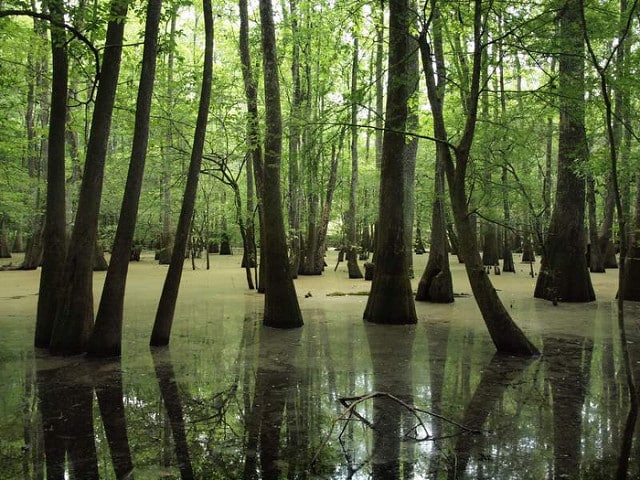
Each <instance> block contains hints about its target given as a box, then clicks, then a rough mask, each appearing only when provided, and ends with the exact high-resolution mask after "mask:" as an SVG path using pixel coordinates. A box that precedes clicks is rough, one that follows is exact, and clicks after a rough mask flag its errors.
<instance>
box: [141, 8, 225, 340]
mask: <svg viewBox="0 0 640 480" xmlns="http://www.w3.org/2000/svg"><path fill="white" fill-rule="evenodd" d="M202 9H203V12H204V32H205V50H204V60H203V61H204V65H203V70H202V84H201V89H200V102H199V105H198V118H197V120H196V128H195V132H194V135H193V146H192V149H191V159H190V161H189V171H188V174H187V182H186V185H185V187H184V195H183V197H182V208H181V210H180V217H178V228H177V230H176V236H175V242H174V245H173V252H172V254H171V263H170V264H169V270H168V271H167V276H166V278H165V281H164V286H163V287H162V294H161V295H160V301H159V302H158V310H157V312H156V319H155V322H154V324H153V331H152V332H151V341H150V344H151V345H152V346H163V345H167V344H168V343H169V339H170V337H171V326H172V324H173V316H174V313H175V308H176V300H177V298H178V290H179V288H180V280H181V278H182V267H183V264H184V256H185V252H186V249H187V241H188V239H189V233H190V231H191V219H192V218H193V211H194V208H195V202H196V194H197V192H198V175H199V173H200V166H201V164H202V151H203V149H204V140H205V135H206V132H207V120H208V117H209V104H210V101H211V80H212V78H213V14H212V12H211V0H203V2H202Z"/></svg>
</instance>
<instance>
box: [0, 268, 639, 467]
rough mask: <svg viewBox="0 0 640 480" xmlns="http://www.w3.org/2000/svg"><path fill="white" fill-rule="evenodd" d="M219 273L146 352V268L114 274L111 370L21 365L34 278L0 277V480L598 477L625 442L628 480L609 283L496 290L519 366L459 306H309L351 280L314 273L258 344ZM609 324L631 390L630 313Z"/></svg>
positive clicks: (257, 303)
mask: <svg viewBox="0 0 640 480" xmlns="http://www.w3.org/2000/svg"><path fill="white" fill-rule="evenodd" d="M237 261H239V258H233V259H220V260H218V258H217V257H216V258H215V260H214V266H213V270H212V271H210V272H206V271H204V270H202V269H201V270H196V271H195V272H191V271H185V281H184V283H183V286H182V290H181V297H180V304H179V307H178V310H177V313H176V315H177V316H176V320H175V324H174V325H175V327H174V331H173V337H172V341H171V346H170V347H169V348H165V349H149V347H148V346H147V344H148V335H149V332H150V325H151V323H152V322H153V315H154V313H155V309H154V308H155V304H156V303H157V298H158V295H159V289H160V288H161V283H162V279H163V273H164V271H165V270H163V269H162V267H159V266H157V265H155V264H154V263H153V262H152V261H151V260H150V259H147V260H146V261H145V260H144V259H143V262H142V263H141V264H134V265H132V274H131V280H130V283H129V290H128V296H127V304H126V322H125V340H124V347H123V357H122V359H121V360H119V361H92V360H87V359H84V358H82V357H73V358H66V359H60V358H51V357H49V356H48V355H47V354H46V352H40V351H34V350H33V348H32V347H31V341H32V336H33V325H32V323H33V321H32V318H33V312H34V311H35V302H36V301H37V299H36V297H35V296H34V295H33V292H34V291H37V273H34V272H2V273H0V286H2V290H1V292H2V293H0V328H2V331H3V332H4V335H3V337H2V339H1V340H0V392H1V397H0V432H1V434H2V436H1V439H0V479H40V478H47V477H48V478H77V479H89V478H104V479H112V478H136V479H152V478H154V479H155V478H163V479H172V478H176V479H177V478H183V479H187V478H198V479H259V478H263V479H280V478H290V479H297V478H308V479H370V478H373V479H400V478H401V479H466V478H473V479H476V478H483V479H546V478H548V479H553V478H558V479H560V478H569V479H571V478H584V479H608V478H617V475H618V473H620V472H619V470H620V469H621V468H624V464H623V460H624V458H626V455H625V454H623V453H622V452H623V451H626V450H625V449H626V446H627V445H628V444H630V456H629V458H630V461H629V465H628V467H627V470H628V471H627V477H626V478H640V442H638V441H637V438H638V433H639V427H638V424H637V422H635V419H634V418H633V416H632V415H631V416H630V415H629V414H630V408H629V401H628V389H627V383H626V379H625V375H626V372H625V368H624V364H623V358H622V349H621V345H620V341H619V332H618V329H617V319H616V316H617V313H616V312H615V307H614V305H613V303H612V302H611V298H612V295H611V294H612V292H613V291H614V290H612V286H611V285H609V284H608V283H607V282H609V281H613V280H614V277H615V273H612V274H609V279H603V278H602V277H600V278H598V279H597V281H594V283H595V286H596V290H597V292H598V293H599V295H600V296H602V297H603V298H602V299H599V301H598V302H595V303H592V304H589V305H580V306H578V305H562V304H561V305H560V306H559V307H553V306H551V305H550V304H548V303H547V302H540V301H537V300H533V299H532V298H530V297H531V292H532V290H529V288H530V287H531V283H532V280H531V278H528V279H527V275H526V273H523V272H519V273H518V274H516V275H513V276H511V277H506V276H505V275H503V276H502V277H495V282H496V285H497V287H498V288H499V290H500V291H501V296H502V297H503V300H504V301H505V303H507V304H508V305H509V307H510V308H511V309H512V310H513V312H514V318H516V320H517V321H518V323H519V324H520V325H521V326H522V327H523V328H524V329H525V330H526V331H527V334H528V335H530V336H531V338H532V340H533V341H534V342H535V343H536V345H538V347H539V348H540V349H541V351H542V352H543V356H542V357H540V358H536V359H531V360H522V359H516V358H511V357H502V356H496V355H494V349H493V346H492V344H491V342H490V339H489V338H488V335H487V333H486V330H485V329H484V327H483V325H482V323H481V322H480V321H478V313H477V310H476V308H475V304H474V301H473V298H471V297H466V296H462V297H459V298H457V299H456V302H455V304H454V305H446V306H443V305H439V306H431V305H427V304H419V305H418V315H419V322H418V324H417V325H415V326H408V327H397V326H394V327H387V326H379V325H367V324H364V323H363V322H362V320H361V318H362V317H361V316H362V310H363V308H364V301H365V297H363V296H359V295H349V296H328V295H327V294H328V293H332V292H335V291H340V292H343V293H358V292H361V291H363V290H366V289H367V288H368V284H366V283H364V282H359V283H356V282H354V281H352V280H347V279H345V278H344V277H345V273H344V272H341V270H340V269H339V270H338V272H333V271H332V270H333V269H332V268H330V269H328V271H327V273H326V275H324V276H323V277H316V278H302V279H299V280H298V281H297V289H298V294H299V296H300V303H301V307H302V310H303V314H304V319H305V326H304V327H303V328H301V329H297V330H294V331H280V330H274V329H268V328H264V327H262V326H261V325H260V321H259V320H260V311H261V303H262V302H261V298H260V296H259V295H257V294H254V293H250V292H246V291H244V288H245V287H244V285H243V283H242V278H243V273H242V271H241V270H240V269H238V268H237V265H236V263H237ZM418 267H420V265H419V264H418ZM454 267H455V268H456V272H455V276H454V282H455V290H456V291H457V292H464V291H469V289H468V285H467V284H465V283H464V277H463V276H462V274H461V270H460V268H459V267H458V266H454ZM526 268H528V266H527V267H526ZM9 277H10V278H9ZM96 278H97V280H96V283H97V284H98V285H97V287H96V288H99V283H100V277H99V276H97V277H96ZM416 281H417V280H416ZM323 282H324V283H323ZM98 291H99V290H98ZM305 294H311V295H308V296H307V297H306V298H305ZM607 296H609V297H608V298H607ZM627 318H628V334H629V341H630V342H631V343H630V344H629V347H630V354H631V358H632V364H633V366H634V367H635V370H636V371H635V374H636V375H638V374H640V363H639V361H640V350H639V349H638V347H637V345H638V344H639V343H638V342H640V335H639V334H638V331H639V325H640V320H639V319H640V307H639V306H637V305H633V304H631V305H630V306H629V308H628V311H627ZM625 442H626V443H625ZM127 475H128V476H127Z"/></svg>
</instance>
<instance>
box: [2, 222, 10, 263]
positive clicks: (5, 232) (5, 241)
mask: <svg viewBox="0 0 640 480" xmlns="http://www.w3.org/2000/svg"><path fill="white" fill-rule="evenodd" d="M8 224H9V216H8V215H4V214H1V215H0V258H11V248H10V247H9V227H8Z"/></svg>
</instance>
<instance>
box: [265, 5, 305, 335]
mask: <svg viewBox="0 0 640 480" xmlns="http://www.w3.org/2000/svg"><path fill="white" fill-rule="evenodd" d="M260 23H261V26H262V30H261V44H262V63H263V69H264V90H265V120H266V134H265V149H264V152H265V154H264V177H263V200H264V204H265V205H268V207H269V208H265V210H264V220H265V232H264V234H265V236H264V238H263V239H262V242H263V244H264V247H263V248H264V261H265V282H266V285H265V299H264V318H263V324H264V325H265V326H267V327H277V328H296V327H301V326H302V324H303V322H302V314H301V313H300V306H299V305H298V297H297V296H296V290H295V287H294V285H293V279H292V278H291V272H290V267H289V259H288V257H287V240H286V236H285V232H284V219H283V215H282V196H281V193H280V163H281V156H282V113H281V110H280V82H279V79H278V56H277V53H276V35H275V26H274V21H273V11H272V7H271V0H260Z"/></svg>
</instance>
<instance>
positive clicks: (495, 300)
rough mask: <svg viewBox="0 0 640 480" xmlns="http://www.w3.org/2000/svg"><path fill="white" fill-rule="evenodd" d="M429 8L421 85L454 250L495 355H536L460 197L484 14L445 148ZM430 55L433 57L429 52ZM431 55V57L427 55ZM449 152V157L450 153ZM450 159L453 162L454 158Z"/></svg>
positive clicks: (477, 8) (479, 10) (477, 10)
mask: <svg viewBox="0 0 640 480" xmlns="http://www.w3.org/2000/svg"><path fill="white" fill-rule="evenodd" d="M433 5H434V3H431V6H432V8H431V10H430V12H429V17H428V18H427V19H425V25H424V27H423V29H422V30H421V32H420V35H419V37H418V43H419V45H420V54H421V58H422V68H423V70H424V74H425V80H426V84H427V93H428V96H429V104H430V105H431V113H432V116H433V122H434V131H435V132H436V134H435V141H436V142H438V143H443V144H444V145H446V146H447V149H446V150H445V169H446V176H447V182H448V184H449V196H450V198H451V206H452V209H453V216H454V220H455V225H456V230H457V232H458V235H459V248H460V253H461V255H462V258H463V259H464V264H465V269H466V272H467V277H468V278H469V283H470V284H471V290H472V291H473V295H474V297H475V299H476V303H477V304H478V307H479V308H480V313H481V314H482V318H483V319H484V321H485V324H486V326H487V329H488V330H489V334H490V335H491V339H492V340H493V343H494V345H495V346H496V349H497V350H498V352H500V353H509V354H513V355H523V356H527V355H536V354H538V353H539V352H538V350H537V348H536V347H535V346H534V345H533V344H532V343H531V342H530V341H529V339H527V337H526V336H525V335H524V333H523V332H522V330H520V328H519V327H518V326H517V325H516V324H515V322H514V321H513V319H512V318H511V316H510V315H509V312H508V311H507V310H506V308H505V307H504V305H503V304H502V302H501V300H500V298H499V297H498V294H497V292H496V290H495V288H493V285H492V284H491V280H490V279H489V276H488V275H487V273H486V271H485V269H484V267H483V264H482V259H481V258H480V253H479V251H478V245H477V241H476V236H475V231H474V228H473V226H472V224H471V220H470V215H469V209H468V199H467V194H466V180H467V169H468V166H469V159H470V153H471V146H472V144H473V138H474V134H475V129H476V122H477V118H478V101H479V98H480V79H481V72H482V61H483V57H484V55H483V49H484V48H486V44H484V43H483V42H482V30H483V25H485V18H484V17H485V15H487V14H488V12H487V11H485V9H484V8H483V4H482V2H481V1H480V0H478V1H476V2H475V4H474V10H473V42H472V45H473V50H472V61H471V72H470V76H469V77H468V84H463V88H464V89H465V92H467V93H465V95H463V96H465V97H466V99H467V100H466V110H465V119H464V120H465V123H464V130H463V132H462V134H461V136H460V141H459V142H458V144H457V145H452V144H451V143H449V140H448V139H449V136H448V134H447V128H446V124H445V119H444V110H443V105H442V101H441V98H440V97H439V95H438V85H437V83H436V82H437V73H436V71H435V70H434V63H433V59H434V58H435V60H436V61H435V65H436V67H437V68H439V67H440V66H443V67H444V68H446V64H445V59H444V58H443V57H442V56H441V52H442V51H441V49H439V48H435V47H432V45H431V43H430V42H429V39H428V33H429V32H428V28H429V27H432V26H433V18H434V17H433V15H434V10H433ZM432 52H433V53H432ZM433 54H435V55H433ZM452 151H453V153H452ZM454 157H455V158H454Z"/></svg>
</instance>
